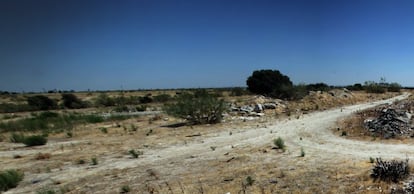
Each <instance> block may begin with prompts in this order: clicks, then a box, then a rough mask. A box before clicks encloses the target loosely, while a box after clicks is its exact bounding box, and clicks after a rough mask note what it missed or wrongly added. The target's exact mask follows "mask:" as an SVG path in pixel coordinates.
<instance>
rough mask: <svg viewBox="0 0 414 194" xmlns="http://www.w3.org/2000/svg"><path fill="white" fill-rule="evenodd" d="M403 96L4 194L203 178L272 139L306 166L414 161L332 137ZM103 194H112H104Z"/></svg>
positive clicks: (401, 148)
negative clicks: (151, 173) (119, 175)
mask: <svg viewBox="0 0 414 194" xmlns="http://www.w3.org/2000/svg"><path fill="white" fill-rule="evenodd" d="M408 96H409V94H403V95H401V96H398V97H394V98H392V99H388V100H383V101H378V102H371V103H365V104H360V105H353V106H347V107H342V108H336V109H332V110H326V111H322V112H314V113H309V114H305V115H302V116H300V118H291V119H283V120H278V121H276V122H275V121H273V122H275V123H273V124H269V123H268V124H267V125H268V126H267V127H262V128H252V129H229V130H223V131H221V132H219V133H211V134H206V135H203V136H199V137H194V138H192V139H191V140H189V141H186V142H183V143H177V144H174V145H168V144H166V145H164V146H163V145H160V146H159V147H158V148H155V149H147V150H144V155H142V156H140V158H139V159H137V160H132V159H125V158H123V157H119V156H118V155H119V153H112V154H108V155H106V156H105V157H103V158H100V159H99V161H100V162H99V165H97V166H94V167H93V168H90V167H88V168H85V167H78V166H74V165H70V164H68V165H66V166H65V167H63V168H60V170H58V171H53V170H52V171H51V172H48V173H40V174H28V175H27V176H26V177H25V181H24V183H23V184H21V185H20V186H19V187H18V188H16V189H13V190H10V191H8V192H6V193H30V192H32V191H33V188H32V186H33V185H32V184H31V182H33V180H43V181H41V182H42V183H40V184H39V185H40V186H39V185H38V186H37V187H41V185H47V184H50V182H51V181H50V180H53V181H54V182H56V180H58V181H59V182H61V183H65V184H71V183H75V182H76V184H77V185H78V188H81V187H85V185H82V184H86V183H85V182H87V180H88V177H89V178H90V179H93V178H91V177H94V176H98V175H99V176H100V175H103V174H105V173H108V172H111V171H122V170H126V169H130V170H128V171H123V173H124V174H125V176H126V177H129V178H128V179H132V178H131V177H135V179H139V178H140V177H144V176H148V172H147V171H148V169H155V170H156V171H157V173H158V174H161V175H162V176H163V177H165V178H166V179H168V177H170V178H174V177H176V176H183V174H186V173H187V174H191V173H197V172H205V171H207V170H208V168H213V167H212V166H209V165H207V163H206V162H207V161H213V160H225V159H226V158H228V157H229V156H227V155H228V153H232V152H235V150H237V151H238V152H239V153H240V152H241V151H243V150H251V149H256V148H263V147H266V146H268V147H269V146H271V145H272V140H273V139H275V138H276V137H281V138H283V139H284V140H285V144H286V145H287V152H286V154H285V157H286V158H289V157H291V158H293V157H297V156H298V155H299V154H300V149H301V148H303V149H304V150H306V155H307V160H308V161H307V162H314V163H318V162H320V161H327V162H329V161H330V160H333V159H335V160H337V159H338V158H343V159H347V160H367V158H369V157H382V158H385V159H389V158H406V157H409V158H410V159H413V158H414V145H405V144H404V145H402V144H399V145H392V144H387V143H381V142H363V141H356V140H349V139H345V138H343V137H340V136H338V135H335V134H333V133H332V131H331V129H332V127H334V125H335V122H336V121H337V120H338V119H340V118H343V117H346V116H349V115H350V114H352V113H353V112H355V111H358V110H363V109H367V108H371V107H374V106H377V105H380V104H384V103H391V102H393V101H395V100H401V99H404V98H406V97H408ZM230 131H231V134H230ZM78 143H79V142H78ZM46 149H47V148H46ZM50 149H52V148H50ZM14 152H16V151H3V153H2V155H3V156H6V155H8V156H12V155H14V154H15V153H14ZM29 152H34V151H29ZM247 153H248V152H247ZM18 154H24V151H22V150H20V151H19V152H18ZM230 155H231V154H230ZM128 173H129V175H128ZM200 176H203V175H199V177H200ZM97 180H99V178H97ZM121 181H122V180H121ZM114 182H115V181H114ZM94 184H95V186H96V188H95V190H96V189H99V188H101V189H102V188H105V186H108V183H105V182H102V183H94ZM137 184H140V183H137ZM99 185H100V186H99ZM75 190H76V188H75ZM75 193H76V192H75ZM104 193H112V192H111V191H107V192H104Z"/></svg>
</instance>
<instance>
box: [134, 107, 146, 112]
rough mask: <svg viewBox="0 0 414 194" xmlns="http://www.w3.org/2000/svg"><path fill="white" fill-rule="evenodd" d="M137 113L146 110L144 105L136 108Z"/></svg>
mask: <svg viewBox="0 0 414 194" xmlns="http://www.w3.org/2000/svg"><path fill="white" fill-rule="evenodd" d="M136 109H137V111H138V112H143V111H146V110H147V106H146V105H140V106H137V107H136Z"/></svg>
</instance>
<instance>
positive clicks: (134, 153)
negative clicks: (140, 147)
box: [128, 150, 143, 158]
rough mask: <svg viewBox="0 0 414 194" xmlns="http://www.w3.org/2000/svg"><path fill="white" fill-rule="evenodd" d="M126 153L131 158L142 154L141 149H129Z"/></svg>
mask: <svg viewBox="0 0 414 194" xmlns="http://www.w3.org/2000/svg"><path fill="white" fill-rule="evenodd" d="M128 153H129V154H130V155H131V156H132V157H133V158H138V157H139V156H140V155H142V154H143V152H142V151H138V152H137V151H135V150H129V151H128Z"/></svg>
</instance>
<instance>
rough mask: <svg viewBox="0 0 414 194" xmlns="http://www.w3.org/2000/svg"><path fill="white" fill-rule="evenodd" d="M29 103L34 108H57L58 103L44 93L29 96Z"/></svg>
mask: <svg viewBox="0 0 414 194" xmlns="http://www.w3.org/2000/svg"><path fill="white" fill-rule="evenodd" d="M27 104H28V105H29V106H31V107H33V110H50V109H56V108H57V103H56V102H55V101H54V100H52V99H50V98H48V97H47V96H42V95H37V96H31V97H28V98H27Z"/></svg>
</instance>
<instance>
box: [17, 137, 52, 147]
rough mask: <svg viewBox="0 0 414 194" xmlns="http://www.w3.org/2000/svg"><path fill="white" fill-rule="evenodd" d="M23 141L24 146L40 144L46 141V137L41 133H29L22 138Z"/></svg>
mask: <svg viewBox="0 0 414 194" xmlns="http://www.w3.org/2000/svg"><path fill="white" fill-rule="evenodd" d="M23 143H24V144H25V145H26V146H29V147H30V146H40V145H45V144H46V143H47V138H46V137H44V136H42V135H31V136H27V137H25V138H24V141H23Z"/></svg>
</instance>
